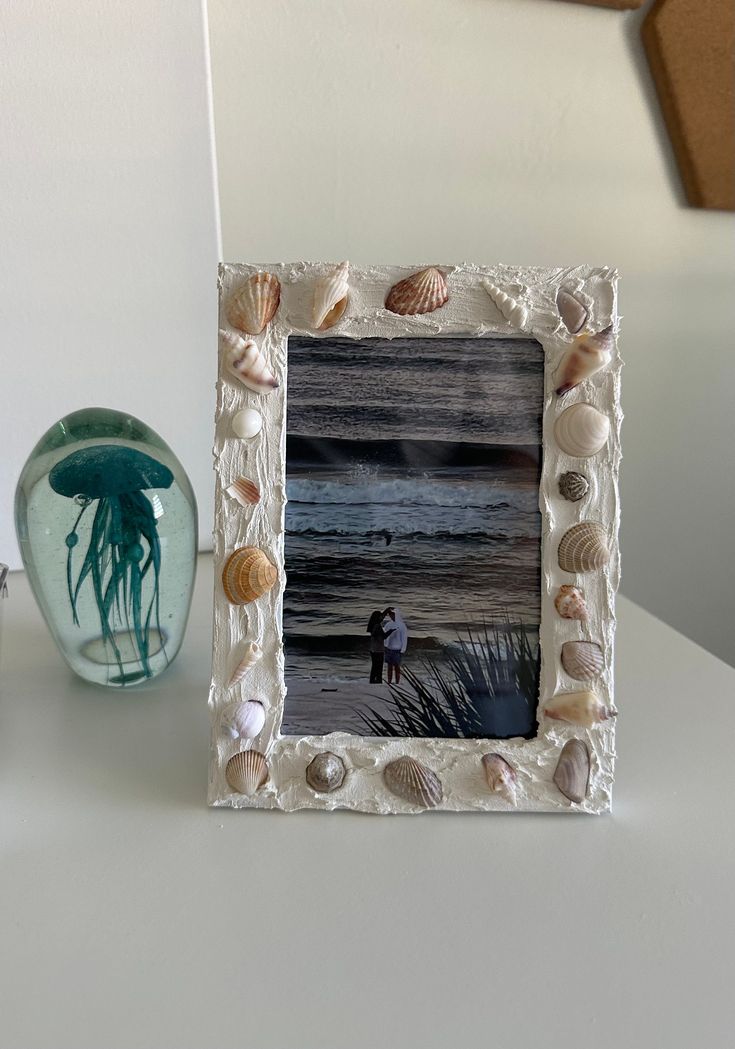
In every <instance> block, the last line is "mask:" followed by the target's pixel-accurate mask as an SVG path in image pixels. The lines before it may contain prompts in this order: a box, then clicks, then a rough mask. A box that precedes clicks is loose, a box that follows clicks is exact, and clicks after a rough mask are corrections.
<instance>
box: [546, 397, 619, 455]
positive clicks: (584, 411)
mask: <svg viewBox="0 0 735 1049" xmlns="http://www.w3.org/2000/svg"><path fill="white" fill-rule="evenodd" d="M609 435H610V420H609V419H608V417H607V416H606V415H603V414H602V412H598V410H597V408H595V407H594V406H593V405H591V404H585V403H584V402H583V401H580V402H579V403H578V404H572V405H570V407H569V408H565V409H564V411H563V412H562V413H561V415H560V416H559V418H558V419H557V420H556V422H555V423H554V436H555V438H556V443H557V444H558V445H559V447H560V448H561V450H562V451H563V452H566V454H567V455H572V456H574V457H575V458H576V459H588V458H589V457H590V456H591V455H596V454H597V453H598V452H599V451H600V449H601V448H603V447H604V446H605V444H606V443H607V439H608V437H609Z"/></svg>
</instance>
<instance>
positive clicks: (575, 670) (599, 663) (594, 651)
mask: <svg viewBox="0 0 735 1049" xmlns="http://www.w3.org/2000/svg"><path fill="white" fill-rule="evenodd" d="M561 665H562V666H563V667H564V669H565V670H566V672H567V674H569V677H573V678H574V679H575V681H591V680H592V679H593V678H596V677H598V676H599V675H600V674H601V673H602V668H603V666H604V665H605V659H604V656H603V655H602V649H601V648H600V646H599V645H598V644H597V642H596V641H565V642H564V644H563V645H562V646H561Z"/></svg>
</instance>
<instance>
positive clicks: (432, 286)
mask: <svg viewBox="0 0 735 1049" xmlns="http://www.w3.org/2000/svg"><path fill="white" fill-rule="evenodd" d="M448 298H449V292H448V291H447V281H446V278H445V276H444V274H443V273H442V272H441V270H438V269H435V268H434V267H433V266H429V267H428V269H425V270H420V271H419V272H418V273H412V274H411V276H410V277H406V278H405V279H404V280H399V281H398V283H397V284H394V285H393V287H392V288H391V289H390V291H389V292H388V295H387V297H386V300H385V308H386V309H387V310H390V312H391V313H398V314H399V315H400V316H402V317H406V316H415V315H416V314H417V313H433V311H434V310H438V309H439V307H440V306H443V305H444V303H445V302H446V301H447V299H448Z"/></svg>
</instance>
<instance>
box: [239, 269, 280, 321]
mask: <svg viewBox="0 0 735 1049" xmlns="http://www.w3.org/2000/svg"><path fill="white" fill-rule="evenodd" d="M280 301H281V282H280V281H279V280H278V277H275V276H274V275H273V274H272V273H254V274H253V275H252V277H249V278H248V279H247V280H246V281H245V283H244V284H241V285H240V287H239V288H237V289H236V290H235V291H234V292H233V293H232V295H230V298H229V300H228V302H227V307H226V309H225V314H226V316H227V320H228V321H229V322H230V324H231V325H232V327H233V328H237V329H238V331H244V332H245V334H246V335H260V333H261V332H262V331H263V330H264V328H266V326H267V325H268V324H270V322H271V320H272V319H273V317H274V316H275V313H276V310H277V309H278V304H279V302H280Z"/></svg>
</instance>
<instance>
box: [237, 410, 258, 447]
mask: <svg viewBox="0 0 735 1049" xmlns="http://www.w3.org/2000/svg"><path fill="white" fill-rule="evenodd" d="M262 426H263V417H262V415H261V414H260V412H257V411H256V410H255V408H243V409H242V411H239V412H237V413H236V414H235V415H233V417H232V432H233V433H234V434H235V436H236V437H239V438H240V439H241V440H243V441H248V440H250V438H251V437H257V435H258V434H259V433H260V430H261V427H262Z"/></svg>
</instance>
